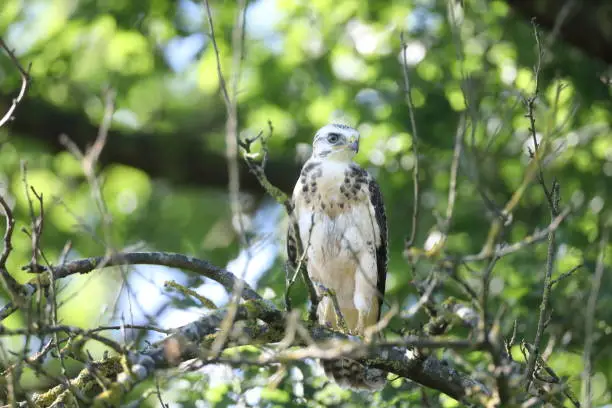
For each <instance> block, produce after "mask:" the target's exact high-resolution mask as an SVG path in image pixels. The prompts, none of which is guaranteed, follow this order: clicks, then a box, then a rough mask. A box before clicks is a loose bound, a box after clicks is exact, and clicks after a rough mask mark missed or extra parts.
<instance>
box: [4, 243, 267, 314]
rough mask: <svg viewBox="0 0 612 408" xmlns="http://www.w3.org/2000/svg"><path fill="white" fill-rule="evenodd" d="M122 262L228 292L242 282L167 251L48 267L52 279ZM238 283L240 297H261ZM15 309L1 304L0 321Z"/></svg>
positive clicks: (33, 286)
mask: <svg viewBox="0 0 612 408" xmlns="http://www.w3.org/2000/svg"><path fill="white" fill-rule="evenodd" d="M124 265H162V266H168V267H172V268H180V269H186V270H189V271H191V272H195V273H197V274H199V275H202V276H205V277H207V278H209V279H212V280H214V281H216V282H219V283H220V284H221V285H223V287H225V289H226V290H227V291H228V292H230V293H231V292H232V289H233V288H234V287H235V285H236V284H237V281H242V280H241V279H238V278H236V277H235V276H234V275H233V274H232V273H231V272H229V271H226V270H225V269H221V268H219V267H217V266H215V265H213V264H211V263H210V262H208V261H205V260H201V259H197V258H193V257H190V256H186V255H181V254H174V253H168V252H128V253H115V254H112V255H109V256H98V257H94V258H86V259H79V260H75V261H70V262H66V263H65V264H63V265H59V266H56V267H53V268H51V269H52V271H53V278H54V279H61V278H64V277H66V276H70V275H74V274H84V273H89V272H91V271H93V270H95V269H102V268H107V267H111V266H124ZM47 272H48V271H47ZM41 275H45V274H41ZM49 283H50V281H49V277H48V276H47V277H46V278H45V276H40V282H39V280H38V279H37V278H35V279H33V280H32V282H30V283H28V284H26V285H24V287H25V289H26V291H27V292H26V295H27V296H28V297H31V296H32V295H33V294H34V293H36V291H37V290H38V289H39V288H40V287H47V286H48V285H49ZM241 285H242V286H243V291H242V298H243V299H246V300H261V296H259V295H258V294H257V292H255V291H254V290H253V289H252V288H251V287H250V286H249V285H248V284H247V283H246V282H244V281H242V283H241ZM17 308H18V306H16V305H15V304H13V303H8V304H7V305H5V306H4V307H3V308H2V309H0V321H2V320H4V319H5V318H6V317H8V316H10V315H11V314H12V313H13V312H14V311H15V310H17Z"/></svg>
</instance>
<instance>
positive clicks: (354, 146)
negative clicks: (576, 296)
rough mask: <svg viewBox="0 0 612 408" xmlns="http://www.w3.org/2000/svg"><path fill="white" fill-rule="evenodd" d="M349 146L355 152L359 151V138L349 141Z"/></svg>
mask: <svg viewBox="0 0 612 408" xmlns="http://www.w3.org/2000/svg"><path fill="white" fill-rule="evenodd" d="M349 148H350V149H351V150H352V151H354V152H355V153H357V152H359V139H357V138H355V139H352V140H351V141H350V143H349Z"/></svg>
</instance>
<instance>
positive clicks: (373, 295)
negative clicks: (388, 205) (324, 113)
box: [287, 125, 387, 388]
mask: <svg viewBox="0 0 612 408" xmlns="http://www.w3.org/2000/svg"><path fill="white" fill-rule="evenodd" d="M332 141H333V142H332ZM357 142H358V133H357V131H356V130H355V129H353V128H351V127H349V126H346V125H327V126H325V127H323V128H322V129H321V130H319V132H317V134H316V135H315V141H314V149H313V155H312V157H311V158H310V159H309V160H308V161H307V162H306V163H305V164H304V167H303V168H302V172H301V175H300V178H299V179H298V182H297V184H296V186H295V189H294V191H293V205H294V209H295V215H296V217H297V222H298V227H299V236H300V238H301V241H302V245H303V246H304V248H305V251H306V257H305V263H306V269H307V271H308V274H309V276H310V278H311V280H312V281H313V282H314V283H315V287H317V290H318V293H319V295H321V294H323V290H322V289H321V288H320V287H319V285H323V287H325V288H327V289H332V290H333V291H334V292H335V294H336V298H337V300H338V304H339V306H340V311H341V313H342V316H343V318H344V320H345V322H346V325H347V327H348V329H349V330H350V331H351V333H352V334H357V335H363V334H364V330H365V328H366V327H369V326H371V325H374V324H376V322H377V321H378V320H379V318H380V311H381V306H382V301H383V295H384V291H385V278H386V269H387V224H386V216H385V210H384V205H383V201H382V196H381V193H380V189H379V187H378V184H377V183H376V181H375V180H374V179H373V178H372V177H371V175H370V174H369V173H368V172H367V171H365V170H364V169H362V168H361V167H359V166H358V165H357V164H356V163H354V162H353V161H352V157H353V156H354V154H355V153H356V151H357V149H358V143H357ZM287 253H288V256H289V260H290V262H291V264H292V266H293V267H295V266H296V264H297V261H298V258H299V255H298V254H297V250H296V245H295V235H294V231H293V230H292V228H290V229H289V231H288V240H287ZM317 316H318V319H319V322H320V323H321V324H326V325H328V326H330V327H332V328H335V329H339V328H340V326H339V322H338V316H337V315H336V311H335V309H334V307H333V304H332V301H331V299H329V297H324V298H323V299H322V300H321V302H320V303H319V307H318V309H317ZM323 366H324V369H325V371H326V373H328V375H330V376H331V377H333V378H334V379H335V380H336V381H337V382H338V383H339V384H341V385H345V386H351V387H355V388H379V387H380V385H381V384H384V373H383V372H381V371H380V370H376V369H371V368H366V367H363V366H362V365H361V364H359V363H357V362H355V361H352V360H349V359H340V360H336V361H326V362H324V364H323Z"/></svg>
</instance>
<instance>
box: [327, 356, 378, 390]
mask: <svg viewBox="0 0 612 408" xmlns="http://www.w3.org/2000/svg"><path fill="white" fill-rule="evenodd" d="M321 363H322V365H323V370H324V371H325V374H326V375H327V376H328V377H330V378H331V379H333V380H334V381H335V382H336V383H337V384H338V385H340V386H341V387H348V388H354V389H360V390H372V391H375V390H380V389H382V388H383V387H384V386H385V383H386V379H387V373H386V372H384V371H383V370H379V369H378V368H373V367H366V366H364V365H363V364H360V363H358V362H357V361H355V360H352V359H349V358H339V359H337V360H323V361H322V362H321Z"/></svg>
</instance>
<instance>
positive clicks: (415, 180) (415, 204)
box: [400, 32, 419, 249]
mask: <svg viewBox="0 0 612 408" xmlns="http://www.w3.org/2000/svg"><path fill="white" fill-rule="evenodd" d="M400 41H401V44H402V72H403V73H404V86H405V87H406V103H407V104H408V115H409V116H410V126H411V127H412V155H413V156H414V169H413V171H412V184H413V187H414V188H413V197H412V199H413V201H412V229H411V231H410V237H409V238H408V240H407V241H406V244H405V248H406V249H410V248H411V247H412V246H413V245H414V241H415V240H416V235H417V224H418V219H419V134H418V132H417V126H416V120H415V119H414V104H413V103H412V92H411V87H410V79H409V76H408V64H407V59H406V42H405V41H404V33H403V32H401V33H400Z"/></svg>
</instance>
